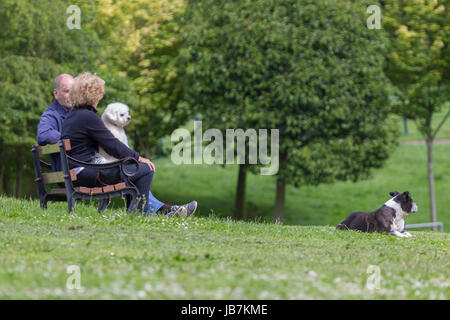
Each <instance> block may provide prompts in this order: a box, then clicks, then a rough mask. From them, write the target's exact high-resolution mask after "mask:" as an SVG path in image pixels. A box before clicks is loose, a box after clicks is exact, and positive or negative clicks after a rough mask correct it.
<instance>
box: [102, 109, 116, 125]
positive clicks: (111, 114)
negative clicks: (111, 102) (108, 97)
mask: <svg viewBox="0 0 450 320" xmlns="http://www.w3.org/2000/svg"><path fill="white" fill-rule="evenodd" d="M104 116H105V117H106V118H107V119H108V121H109V122H111V123H116V121H117V120H118V117H117V112H114V111H113V110H112V109H110V110H108V112H105V113H104Z"/></svg>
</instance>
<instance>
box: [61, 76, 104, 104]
mask: <svg viewBox="0 0 450 320" xmlns="http://www.w3.org/2000/svg"><path fill="white" fill-rule="evenodd" d="M104 94H105V81H104V80H103V79H102V78H100V77H99V76H97V75H95V74H92V73H90V72H84V73H82V74H80V75H78V76H77V77H76V78H75V79H74V83H73V85H72V88H71V89H70V93H69V99H70V102H71V103H72V106H73V107H74V108H77V107H80V106H85V105H88V106H93V105H96V104H98V102H99V101H100V100H101V99H102V98H103V95H104Z"/></svg>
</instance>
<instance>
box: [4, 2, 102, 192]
mask: <svg viewBox="0 0 450 320" xmlns="http://www.w3.org/2000/svg"><path fill="white" fill-rule="evenodd" d="M65 4H66V5H65ZM69 5H70V4H69V3H68V2H66V1H49V0H44V1H38V2H34V3H33V4H30V3H29V1H24V0H17V1H11V0H5V1H2V3H1V4H0V20H1V21H2V24H3V25H2V28H1V29H0V39H1V40H0V69H1V70H2V72H1V73H0V110H1V112H0V121H1V122H2V126H1V127H0V149H1V150H2V152H1V154H0V163H1V164H0V192H3V191H5V189H6V191H7V192H8V193H9V194H14V195H15V196H21V194H22V184H23V177H24V175H28V176H30V177H31V176H32V175H33V171H32V162H31V155H30V152H29V151H30V147H31V146H32V145H33V144H34V143H35V137H36V130H37V124H38V122H39V117H40V115H41V114H42V112H43V111H44V110H45V108H46V106H48V105H49V104H50V102H51V100H52V94H51V92H52V89H53V80H54V78H55V77H56V76H57V75H58V74H59V73H63V72H64V73H71V72H74V70H76V68H77V67H78V66H91V65H92V64H89V63H92V62H93V61H94V60H95V59H96V57H97V55H96V50H95V48H96V46H97V45H98V39H97V37H96V35H95V33H93V32H92V30H91V29H90V28H89V21H90V19H91V15H90V11H89V10H88V9H89V7H88V6H86V7H83V6H82V8H83V9H86V10H83V18H84V19H83V21H84V22H85V23H84V25H83V31H79V30H70V29H69V28H67V26H66V19H67V17H68V16H67V15H66V12H65V10H66V8H67V7H68V6H69ZM43 13H45V14H43ZM12 158H13V159H14V161H11V159H12ZM12 186H14V188H12ZM13 189H14V190H13Z"/></svg>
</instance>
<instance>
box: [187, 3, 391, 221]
mask: <svg viewBox="0 0 450 320" xmlns="http://www.w3.org/2000/svg"><path fill="white" fill-rule="evenodd" d="M366 18H367V17H366V13H365V8H364V7H363V6H361V4H360V1H313V0H304V1H300V0H290V1H283V2H280V1H270V0H256V1H255V0H239V1H231V0H228V1H217V0H205V1H201V2H199V1H188V5H187V9H186V18H185V21H186V24H187V25H186V26H185V28H183V40H184V49H183V50H182V52H181V56H182V58H181V60H180V61H181V62H182V65H184V66H185V75H184V77H183V79H184V81H185V100H184V103H185V105H186V106H187V107H188V108H193V109H194V110H196V111H198V112H201V113H202V115H203V119H206V121H207V123H208V124H210V125H213V126H214V127H216V128H223V127H231V128H254V129H260V128H267V129H269V128H276V129H279V134H280V146H279V172H278V175H277V189H276V197H275V198H276V199H275V205H274V220H275V221H282V220H283V211H284V201H285V190H286V184H293V185H295V186H297V187H298V186H300V185H304V184H319V183H330V182H334V181H336V180H348V179H351V180H354V181H356V180H358V179H361V178H365V177H367V176H368V175H369V173H370V170H371V168H374V167H380V166H381V165H382V164H383V163H384V160H386V159H387V157H388V154H389V151H390V150H391V147H392V146H393V143H394V139H393V135H392V134H391V133H392V129H391V128H390V127H389V125H388V124H387V122H386V118H387V115H388V114H389V112H390V111H391V110H390V107H389V104H388V103H387V101H386V96H387V94H386V88H385V83H386V79H385V77H384V73H383V68H382V67H383V62H384V58H383V52H384V51H385V41H384V37H383V31H382V30H369V29H367V28H366V27H365V26H366ZM249 168H250V170H254V169H255V166H249ZM239 180H240V181H241V179H239ZM242 181H244V180H243V179H242ZM241 187H242V186H241ZM238 188H239V187H238ZM241 189H242V188H241Z"/></svg>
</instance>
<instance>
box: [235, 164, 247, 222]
mask: <svg viewBox="0 0 450 320" xmlns="http://www.w3.org/2000/svg"><path fill="white" fill-rule="evenodd" d="M246 181H247V165H245V164H240V165H239V175H238V182H237V189H236V202H235V213H234V214H235V215H234V217H235V218H236V219H237V220H242V219H244V217H245V185H246Z"/></svg>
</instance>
